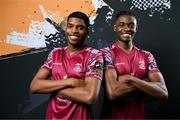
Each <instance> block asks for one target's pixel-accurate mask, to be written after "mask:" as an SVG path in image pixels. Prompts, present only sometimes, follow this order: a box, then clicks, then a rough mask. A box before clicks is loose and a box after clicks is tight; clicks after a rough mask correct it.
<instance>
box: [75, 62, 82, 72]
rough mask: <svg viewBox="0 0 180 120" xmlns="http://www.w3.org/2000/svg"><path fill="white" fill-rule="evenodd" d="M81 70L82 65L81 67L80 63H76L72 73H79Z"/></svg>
mask: <svg viewBox="0 0 180 120" xmlns="http://www.w3.org/2000/svg"><path fill="white" fill-rule="evenodd" d="M81 69H82V65H81V64H80V63H76V64H75V65H74V71H75V72H80V71H81Z"/></svg>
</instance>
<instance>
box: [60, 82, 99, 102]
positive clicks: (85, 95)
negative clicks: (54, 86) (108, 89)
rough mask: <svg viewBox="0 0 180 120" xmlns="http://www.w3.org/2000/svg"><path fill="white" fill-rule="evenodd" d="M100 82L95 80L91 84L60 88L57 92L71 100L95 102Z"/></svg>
mask: <svg viewBox="0 0 180 120" xmlns="http://www.w3.org/2000/svg"><path fill="white" fill-rule="evenodd" d="M100 84H101V82H100V81H97V80H96V82H95V83H94V84H91V85H87V84H85V85H84V86H81V87H74V88H66V89H62V90H60V91H59V92H58V94H59V95H63V96H66V97H68V98H70V99H71V100H74V101H77V102H81V103H85V104H89V105H90V104H93V103H95V102H96V100H97V98H98V95H99V90H100Z"/></svg>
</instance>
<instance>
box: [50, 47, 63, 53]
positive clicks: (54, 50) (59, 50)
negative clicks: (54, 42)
mask: <svg viewBox="0 0 180 120" xmlns="http://www.w3.org/2000/svg"><path fill="white" fill-rule="evenodd" d="M65 49H66V47H63V48H54V49H53V50H51V51H50V54H55V53H58V52H61V51H62V50H65Z"/></svg>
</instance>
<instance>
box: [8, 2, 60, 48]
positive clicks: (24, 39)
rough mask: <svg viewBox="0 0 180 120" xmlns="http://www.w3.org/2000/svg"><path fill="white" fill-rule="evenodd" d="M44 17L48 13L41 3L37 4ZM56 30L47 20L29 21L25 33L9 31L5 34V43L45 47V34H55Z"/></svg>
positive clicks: (46, 16)
mask: <svg viewBox="0 0 180 120" xmlns="http://www.w3.org/2000/svg"><path fill="white" fill-rule="evenodd" d="M39 8H40V10H41V12H42V14H43V16H44V18H48V17H49V16H48V14H47V13H46V12H45V10H44V8H43V6H42V5H40V6H39ZM56 32H57V30H56V29H55V28H54V26H53V25H52V24H50V23H49V22H47V21H43V22H39V21H31V24H30V26H29V30H28V32H27V33H18V32H16V31H13V32H11V33H10V34H9V35H7V38H6V43H8V44H14V45H20V46H26V47H32V48H42V47H46V44H45V36H48V35H50V34H55V33H56Z"/></svg>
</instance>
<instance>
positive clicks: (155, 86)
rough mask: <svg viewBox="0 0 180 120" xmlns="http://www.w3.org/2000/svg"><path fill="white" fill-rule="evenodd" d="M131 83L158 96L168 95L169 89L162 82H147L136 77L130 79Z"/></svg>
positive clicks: (145, 91)
mask: <svg viewBox="0 0 180 120" xmlns="http://www.w3.org/2000/svg"><path fill="white" fill-rule="evenodd" d="M130 83H131V84H132V85H134V86H135V87H136V88H137V89H139V90H141V91H142V92H144V93H147V94H149V95H152V96H155V97H158V98H163V97H166V96H167V91H166V89H164V87H163V85H162V84H161V83H160V82H147V81H143V80H140V79H138V78H134V79H132V80H130Z"/></svg>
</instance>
